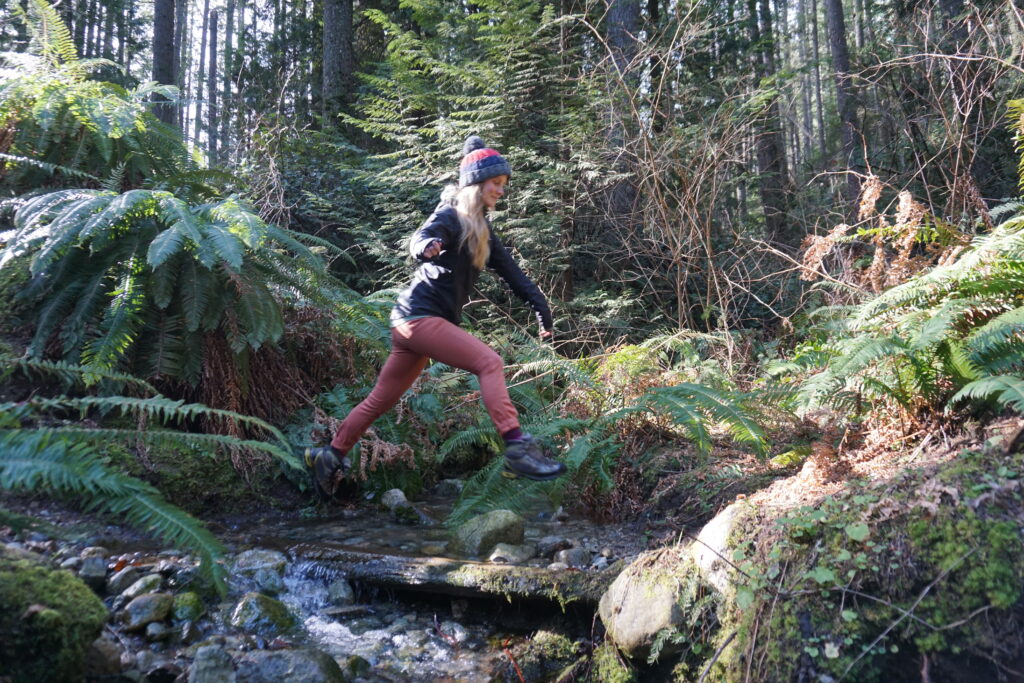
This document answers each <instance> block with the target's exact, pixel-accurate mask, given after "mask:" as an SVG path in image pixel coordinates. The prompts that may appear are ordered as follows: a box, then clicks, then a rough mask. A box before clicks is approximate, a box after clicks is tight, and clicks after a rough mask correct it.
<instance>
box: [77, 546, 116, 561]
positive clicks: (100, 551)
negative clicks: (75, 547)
mask: <svg viewBox="0 0 1024 683" xmlns="http://www.w3.org/2000/svg"><path fill="white" fill-rule="evenodd" d="M108 555H110V551H109V550H107V549H106V548H104V547H103V546H101V545H91V546H89V547H88V548H85V549H84V550H82V552H81V553H79V557H81V558H82V559H83V560H84V559H86V558H89V557H101V558H103V559H104V560H105V559H107V556H108Z"/></svg>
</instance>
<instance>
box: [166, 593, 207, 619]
mask: <svg viewBox="0 0 1024 683" xmlns="http://www.w3.org/2000/svg"><path fill="white" fill-rule="evenodd" d="M205 612H206V606H205V605H203V599H202V598H201V597H199V594H198V593H196V592H194V591H185V592H184V593H178V594H177V595H175V596H174V603H173V606H172V607H171V616H173V617H174V620H175V621H198V620H199V617H201V616H203V614H204V613H205Z"/></svg>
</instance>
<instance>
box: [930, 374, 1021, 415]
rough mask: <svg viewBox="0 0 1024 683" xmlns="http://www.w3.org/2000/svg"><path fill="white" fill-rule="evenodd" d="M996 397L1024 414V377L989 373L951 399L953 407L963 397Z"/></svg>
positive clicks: (949, 405)
mask: <svg viewBox="0 0 1024 683" xmlns="http://www.w3.org/2000/svg"><path fill="white" fill-rule="evenodd" d="M968 398H970V399H989V398H994V399H995V401H996V402H997V403H999V404H1000V405H1002V406H1004V407H1007V408H1012V409H1013V410H1015V411H1017V412H1018V413H1021V414H1024V378H1021V377H1017V376H1016V375H989V376H988V377H983V378H982V379H978V380H975V381H973V382H970V383H969V384H967V385H966V386H964V387H963V388H962V389H960V391H958V392H956V394H954V395H953V397H952V398H951V399H950V400H949V404H948V407H949V408H952V406H954V405H955V404H956V403H958V402H959V401H962V400H963V399H968Z"/></svg>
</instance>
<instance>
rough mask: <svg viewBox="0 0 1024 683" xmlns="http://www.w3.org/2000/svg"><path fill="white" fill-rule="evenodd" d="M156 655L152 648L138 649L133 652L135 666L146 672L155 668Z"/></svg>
mask: <svg viewBox="0 0 1024 683" xmlns="http://www.w3.org/2000/svg"><path fill="white" fill-rule="evenodd" d="M156 662H157V656H156V653H155V652H153V651H152V650H139V651H138V652H136V653H135V664H134V666H135V668H136V669H138V670H139V671H141V672H142V673H146V672H147V671H150V670H151V669H155V668H156Z"/></svg>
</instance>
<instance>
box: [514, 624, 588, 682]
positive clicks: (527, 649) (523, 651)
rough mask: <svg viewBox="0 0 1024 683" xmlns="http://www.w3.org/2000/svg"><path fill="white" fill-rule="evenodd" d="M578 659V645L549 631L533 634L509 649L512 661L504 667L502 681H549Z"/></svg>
mask: <svg viewBox="0 0 1024 683" xmlns="http://www.w3.org/2000/svg"><path fill="white" fill-rule="evenodd" d="M578 656H579V645H578V644H577V643H574V642H573V641H571V640H569V638H567V637H565V636H564V635H562V634H560V633H555V632H553V631H537V632H536V633H535V634H534V635H533V637H532V638H529V639H527V640H526V641H524V642H522V643H519V644H518V645H516V646H515V647H514V648H512V658H511V659H510V660H509V662H508V663H507V664H506V665H505V667H504V671H503V674H504V678H505V680H507V681H513V680H514V681H518V680H527V681H546V680H551V679H553V678H555V677H556V674H558V673H559V672H560V671H562V670H563V669H565V668H566V667H567V666H570V665H571V664H572V663H573V662H574V661H575V660H576V658H577V657H578ZM513 661H514V662H515V665H514V666H513V664H512V662H513ZM598 680H600V679H598Z"/></svg>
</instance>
